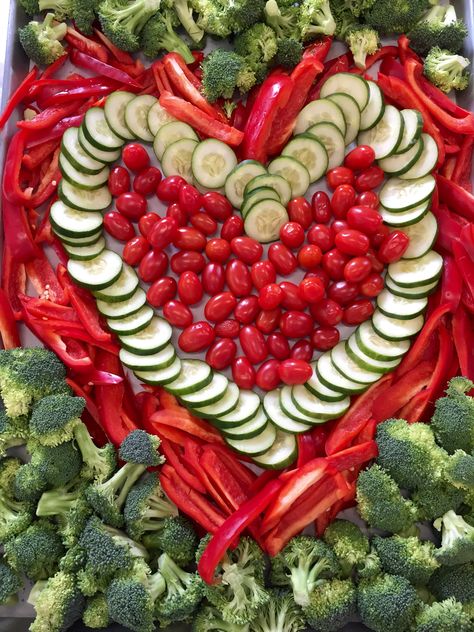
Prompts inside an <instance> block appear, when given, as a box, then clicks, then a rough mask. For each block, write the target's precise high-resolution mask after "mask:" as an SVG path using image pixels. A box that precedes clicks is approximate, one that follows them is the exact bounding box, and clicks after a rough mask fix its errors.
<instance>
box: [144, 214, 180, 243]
mask: <svg viewBox="0 0 474 632" xmlns="http://www.w3.org/2000/svg"><path fill="white" fill-rule="evenodd" d="M177 232H178V224H177V222H176V220H175V219H173V218H172V217H163V219H159V220H158V221H157V222H155V224H154V225H153V226H152V228H151V230H150V233H149V235H148V241H149V242H150V244H151V245H152V246H153V248H156V249H157V250H164V249H165V248H166V247H167V246H169V244H170V243H171V242H172V241H173V240H174V238H175V237H176V234H177Z"/></svg>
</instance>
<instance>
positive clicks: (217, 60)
mask: <svg viewBox="0 0 474 632" xmlns="http://www.w3.org/2000/svg"><path fill="white" fill-rule="evenodd" d="M255 82H256V78H255V73H254V72H253V71H252V70H251V69H250V67H249V65H248V64H247V62H246V60H245V59H244V58H243V57H241V56H240V55H237V53H234V52H232V51H227V50H223V49H221V48H218V49H216V50H215V51H213V52H212V53H210V54H209V55H207V56H206V57H205V58H204V61H203V63H202V88H203V92H204V95H205V97H206V99H208V100H209V101H210V102H211V103H213V102H214V101H217V99H220V98H224V99H231V98H232V95H233V94H234V92H235V90H236V88H239V90H240V91H241V92H242V93H245V92H248V91H249V90H250V89H251V88H252V87H253V86H254V85H255Z"/></svg>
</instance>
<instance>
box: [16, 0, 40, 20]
mask: <svg viewBox="0 0 474 632" xmlns="http://www.w3.org/2000/svg"><path fill="white" fill-rule="evenodd" d="M18 4H19V5H20V6H21V7H22V9H23V10H24V11H25V13H27V14H28V15H31V16H34V15H38V13H39V12H40V8H39V4H38V0H18Z"/></svg>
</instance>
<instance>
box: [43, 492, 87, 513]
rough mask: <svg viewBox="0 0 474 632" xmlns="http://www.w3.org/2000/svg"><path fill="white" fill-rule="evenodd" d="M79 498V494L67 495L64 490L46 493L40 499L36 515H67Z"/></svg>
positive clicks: (71, 493)
mask: <svg viewBox="0 0 474 632" xmlns="http://www.w3.org/2000/svg"><path fill="white" fill-rule="evenodd" d="M78 498H79V492H77V491H76V492H70V493H66V492H65V490H64V489H53V490H51V491H49V492H44V493H43V494H42V496H41V498H40V499H39V502H38V507H37V509H36V515H37V516H40V517H46V516H57V515H65V514H66V513H67V512H68V511H69V510H70V509H71V507H72V505H73V504H74V503H75V502H76V501H77V499H78Z"/></svg>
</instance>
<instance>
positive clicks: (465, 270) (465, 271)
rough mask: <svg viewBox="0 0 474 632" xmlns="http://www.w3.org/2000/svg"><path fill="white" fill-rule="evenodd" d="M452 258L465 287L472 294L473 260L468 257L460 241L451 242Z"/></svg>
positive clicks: (473, 285) (473, 287)
mask: <svg viewBox="0 0 474 632" xmlns="http://www.w3.org/2000/svg"><path fill="white" fill-rule="evenodd" d="M453 252H454V260H455V261H456V265H457V266H458V268H459V271H460V272H461V276H462V278H463V281H464V283H465V284H466V287H467V288H468V290H469V292H470V293H471V294H473V295H474V261H473V260H472V259H471V258H470V257H469V255H468V253H467V250H466V248H465V247H464V245H463V244H462V243H461V242H454V243H453Z"/></svg>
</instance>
